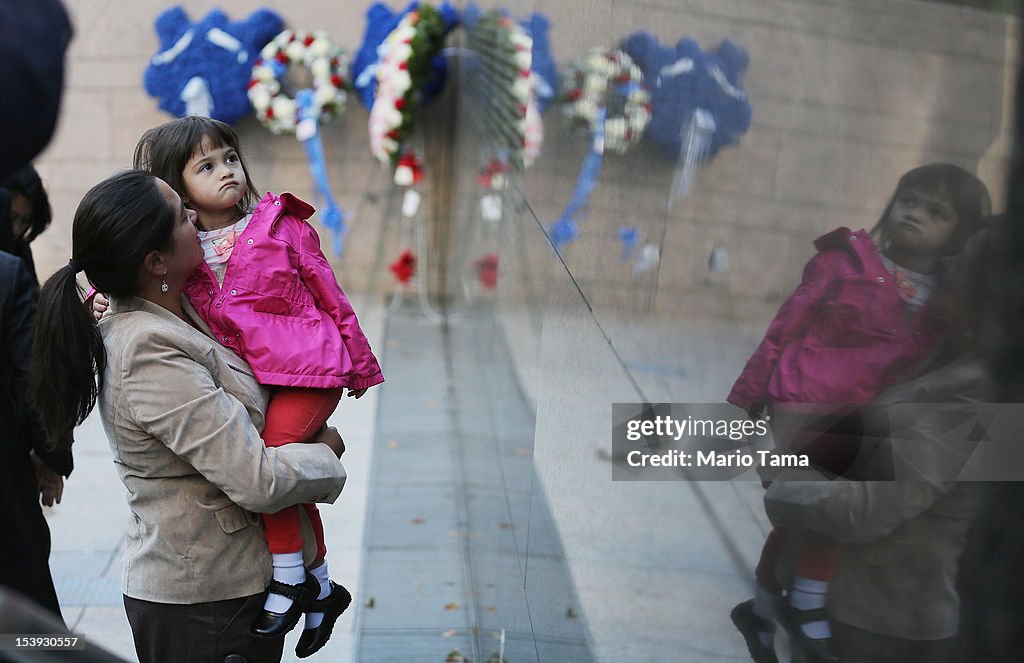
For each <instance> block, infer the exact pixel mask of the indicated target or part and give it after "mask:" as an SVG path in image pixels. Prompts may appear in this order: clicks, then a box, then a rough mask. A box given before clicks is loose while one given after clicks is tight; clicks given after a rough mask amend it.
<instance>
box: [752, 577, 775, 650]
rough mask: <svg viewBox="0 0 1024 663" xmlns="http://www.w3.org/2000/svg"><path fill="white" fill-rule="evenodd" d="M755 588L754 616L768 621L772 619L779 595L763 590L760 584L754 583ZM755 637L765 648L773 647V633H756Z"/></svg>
mask: <svg viewBox="0 0 1024 663" xmlns="http://www.w3.org/2000/svg"><path fill="white" fill-rule="evenodd" d="M755 588H756V591H755V592H754V614H755V615H757V616H758V617H760V618H761V619H767V620H769V621H770V620H772V619H774V618H775V601H776V600H777V599H778V598H779V595H778V594H777V593H775V592H772V591H769V590H767V589H765V588H764V587H762V586H761V583H756V584H755ZM757 637H758V639H759V640H760V641H761V644H762V645H764V646H765V647H774V646H775V631H758V632H757Z"/></svg>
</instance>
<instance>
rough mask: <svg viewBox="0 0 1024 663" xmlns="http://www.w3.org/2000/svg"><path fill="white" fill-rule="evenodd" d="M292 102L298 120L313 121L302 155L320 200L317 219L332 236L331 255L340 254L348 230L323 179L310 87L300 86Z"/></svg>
mask: <svg viewBox="0 0 1024 663" xmlns="http://www.w3.org/2000/svg"><path fill="white" fill-rule="evenodd" d="M295 104H296V105H297V106H298V112H299V122H300V123H301V122H304V121H307V120H308V121H311V122H313V123H314V124H313V126H314V127H315V130H314V132H313V135H312V136H310V137H309V138H307V139H305V140H303V141H302V145H303V147H304V148H305V149H306V158H307V159H308V160H309V170H310V172H311V173H312V174H313V182H314V184H315V185H316V188H317V191H318V192H319V193H320V198H321V199H322V200H323V203H324V209H323V211H322V213H321V216H320V220H321V221H322V222H323V224H324V226H326V227H327V228H328V229H329V230H330V231H331V234H332V235H333V236H334V242H333V244H334V255H338V256H340V255H341V252H342V251H343V250H344V248H345V233H347V232H348V226H346V225H345V217H346V215H345V213H344V212H343V211H342V209H341V207H339V206H338V204H337V203H336V202H334V196H332V195H331V185H330V182H329V181H328V179H327V162H326V160H325V159H324V146H323V143H321V142H320V125H319V124H318V120H317V118H316V116H315V115H313V114H312V112H311V110H312V108H313V91H312V90H310V89H306V90H300V91H299V93H298V94H296V95H295Z"/></svg>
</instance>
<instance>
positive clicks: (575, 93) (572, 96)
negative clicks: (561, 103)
mask: <svg viewBox="0 0 1024 663" xmlns="http://www.w3.org/2000/svg"><path fill="white" fill-rule="evenodd" d="M582 96H583V90H581V89H579V88H576V89H574V90H569V95H568V97H569V101H579V100H580V97H582Z"/></svg>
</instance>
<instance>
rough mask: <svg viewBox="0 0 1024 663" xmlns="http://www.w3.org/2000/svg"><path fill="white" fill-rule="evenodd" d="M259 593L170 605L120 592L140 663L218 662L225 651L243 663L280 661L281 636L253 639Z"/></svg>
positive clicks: (261, 598) (261, 601)
mask: <svg viewBox="0 0 1024 663" xmlns="http://www.w3.org/2000/svg"><path fill="white" fill-rule="evenodd" d="M262 605H263V594H253V595H252V596H247V597H243V598H238V599H228V600H226V601H213V602H210V603H197V604H193V605H175V604H167V603H153V602H151V601H142V600H139V599H133V598H131V597H128V596H125V597H124V610H125V613H126V614H127V615H128V623H129V624H130V625H131V627H132V637H133V639H134V640H135V652H136V654H138V656H139V663H222V662H223V661H224V659H225V658H226V657H227V656H228V655H230V654H239V655H241V656H244V657H245V659H246V661H248V663H280V661H281V654H282V652H283V651H284V636H283V635H282V636H280V637H277V638H255V637H253V636H252V635H251V634H250V633H249V628H250V625H251V624H252V622H253V621H254V620H255V619H256V618H257V617H258V616H259V614H260V612H261V610H262Z"/></svg>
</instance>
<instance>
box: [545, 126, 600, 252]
mask: <svg viewBox="0 0 1024 663" xmlns="http://www.w3.org/2000/svg"><path fill="white" fill-rule="evenodd" d="M604 118H605V109H604V108H598V109H597V120H596V122H595V128H594V141H593V143H591V149H590V153H589V154H588V155H587V158H586V159H584V160H583V168H581V169H580V176H579V178H578V179H577V180H576V191H575V192H574V193H573V196H572V200H570V201H569V204H568V205H567V206H566V208H565V211H564V212H562V216H561V217H559V219H558V220H557V221H555V222H554V223H552V224H551V227H550V228H549V229H548V235H549V236H550V237H551V243H552V244H553V245H554V247H555V250H556V251H558V252H559V253H561V252H562V247H563V246H565V245H566V244H569V243H570V242H572V241H573V240H574V239H576V238H577V237H578V236H579V225H578V224H577V223H576V221H573V218H572V217H573V216H575V215H576V213H577V212H578V211H579V210H580V208H581V207H583V206H584V205H585V204H586V203H587V200H588V199H589V198H590V193H591V191H593V190H594V185H595V184H596V183H597V178H598V176H600V175H601V160H602V158H603V155H604Z"/></svg>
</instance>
